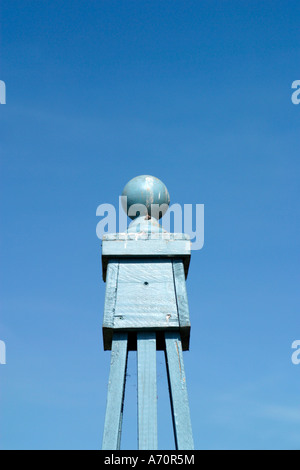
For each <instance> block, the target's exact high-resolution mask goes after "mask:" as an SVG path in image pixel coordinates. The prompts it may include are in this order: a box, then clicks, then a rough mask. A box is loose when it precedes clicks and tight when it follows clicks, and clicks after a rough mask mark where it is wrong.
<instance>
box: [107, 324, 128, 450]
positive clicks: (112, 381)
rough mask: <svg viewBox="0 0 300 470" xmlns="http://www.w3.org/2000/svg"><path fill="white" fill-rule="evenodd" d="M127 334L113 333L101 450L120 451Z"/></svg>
mask: <svg viewBox="0 0 300 470" xmlns="http://www.w3.org/2000/svg"><path fill="white" fill-rule="evenodd" d="M127 343H128V335H127V333H115V334H114V336H113V340H112V350H111V362H110V373H109V382H108V392H107V405H106V415H105V424H104V433H103V442H102V449H103V450H118V449H120V440H121V427H122V416H123V403H124V393H125V376H126V366H127V355H128V346H127Z"/></svg>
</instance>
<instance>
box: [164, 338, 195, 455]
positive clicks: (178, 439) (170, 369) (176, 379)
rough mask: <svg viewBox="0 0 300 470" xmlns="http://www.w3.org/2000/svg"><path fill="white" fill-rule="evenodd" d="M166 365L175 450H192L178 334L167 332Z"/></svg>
mask: <svg viewBox="0 0 300 470" xmlns="http://www.w3.org/2000/svg"><path fill="white" fill-rule="evenodd" d="M165 342H166V351H165V353H166V363H167V373H168V382H169V389H170V400H171V407H172V417H173V425H174V435H175V444H176V449H177V450H190V449H194V442H193V434H192V425H191V418H190V409H189V402H188V395H187V386H186V378H185V372H184V363H183V354H182V346H181V339H180V335H179V333H176V332H171V331H167V332H166V333H165Z"/></svg>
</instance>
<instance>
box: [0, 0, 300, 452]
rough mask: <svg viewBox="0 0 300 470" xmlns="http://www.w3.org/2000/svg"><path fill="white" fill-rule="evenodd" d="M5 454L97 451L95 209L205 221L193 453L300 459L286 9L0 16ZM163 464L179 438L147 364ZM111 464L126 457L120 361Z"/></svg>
mask: <svg viewBox="0 0 300 470" xmlns="http://www.w3.org/2000/svg"><path fill="white" fill-rule="evenodd" d="M0 8H1V11H0V14H1V47H0V79H1V80H4V81H5V83H6V87H7V98H6V101H7V104H6V105H1V107H0V130H1V142H0V149H1V167H0V171H1V176H0V179H1V229H0V237H1V239H0V240H1V248H0V251H1V268H0V271H1V318H0V339H1V340H3V341H5V343H6V347H7V364H6V365H0V394H1V399H0V400H1V401H0V408H1V418H0V419H1V426H0V427H1V447H2V448H4V449H98V448H100V446H101V440H102V432H103V423H104V413H105V404H106V403H105V402H106V391H107V381H108V373H109V360H110V354H109V352H103V349H102V333H101V324H102V315H103V305H104V292H105V284H104V283H103V281H102V278H101V243H100V240H99V239H98V238H97V237H96V224H97V222H98V221H99V218H97V217H96V208H97V206H98V205H99V204H102V203H112V204H117V201H118V196H119V195H120V194H121V191H122V189H123V187H124V185H125V184H126V182H127V181H128V180H129V179H131V178H132V177H134V176H136V175H139V174H150V175H155V176H157V177H159V178H160V179H162V180H163V181H164V183H165V184H166V185H167V187H168V189H169V192H170V196H171V203H175V202H177V203H180V204H184V203H193V204H196V203H199V204H201V203H202V204H205V245H204V248H203V249H202V250H200V251H194V252H193V253H192V261H191V267H190V272H189V277H188V281H187V289H188V294H189V302H190V314H191V321H192V334H191V349H190V352H186V353H184V358H185V366H186V375H187V381H188V392H189V399H190V407H191V415H192V424H193V430H194V439H195V446H196V448H197V449H253V448H255V449H265V448H266V449H279V448H282V449H299V448H300V365H299V366H296V365H293V364H292V362H291V354H292V349H291V344H292V342H293V341H294V340H297V339H300V328H299V324H300V322H299V307H300V305H299V304H300V302H299V280H300V279H299V254H300V253H299V231H300V223H299V216H300V213H299V170H300V159H299V129H300V105H299V106H295V105H293V104H292V102H291V95H292V90H291V85H292V82H293V81H294V80H300V68H299V57H300V43H299V41H300V33H299V25H300V3H299V1H298V0H297V1H293V0H292V1H287V0H285V1H277V0H274V1H271V0H270V1H264V2H261V1H255V0H251V1H242V0H240V1H222V0H218V1H215V0H204V1H199V0H197V1H182V0H172V1H170V0H163V1H162V0H151V1H150V0H149V1H143V0H126V1H125V0H124V1H122V0H118V1H114V0H107V1H103V0H102V1H101V0H98V1H91V0H65V1H62V0H60V1H57V0H51V1H47V0H45V1H34V0H1V7H0ZM158 369H159V370H158V406H159V446H160V448H161V449H167V448H172V446H173V438H172V429H171V422H170V410H169V405H168V401H167V398H168V397H167V390H166V387H167V384H166V381H165V370H164V364H163V356H162V355H161V354H159V355H158ZM128 375H129V376H128V393H127V395H126V403H125V417H124V438H123V441H122V447H123V448H124V449H130V448H131V449H134V448H136V434H137V432H136V427H137V425H136V364H135V357H134V355H133V354H131V355H130V360H129V370H128Z"/></svg>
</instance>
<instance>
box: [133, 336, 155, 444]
mask: <svg viewBox="0 0 300 470" xmlns="http://www.w3.org/2000/svg"><path fill="white" fill-rule="evenodd" d="M137 359H138V442H139V450H156V449H157V390H156V335H155V333H154V332H144V333H138V334H137Z"/></svg>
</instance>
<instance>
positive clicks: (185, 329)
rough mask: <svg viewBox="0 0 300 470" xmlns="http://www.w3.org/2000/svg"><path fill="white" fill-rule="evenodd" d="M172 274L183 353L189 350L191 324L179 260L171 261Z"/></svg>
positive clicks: (181, 264)
mask: <svg viewBox="0 0 300 470" xmlns="http://www.w3.org/2000/svg"><path fill="white" fill-rule="evenodd" d="M173 273H174V283H175V291H176V300H177V308H178V317H179V325H180V334H181V341H182V347H183V350H184V351H185V350H188V349H189V343H190V329H191V323H190V312H189V304H188V296H187V291H186V282H185V274H184V267H183V262H182V261H181V260H173Z"/></svg>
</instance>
